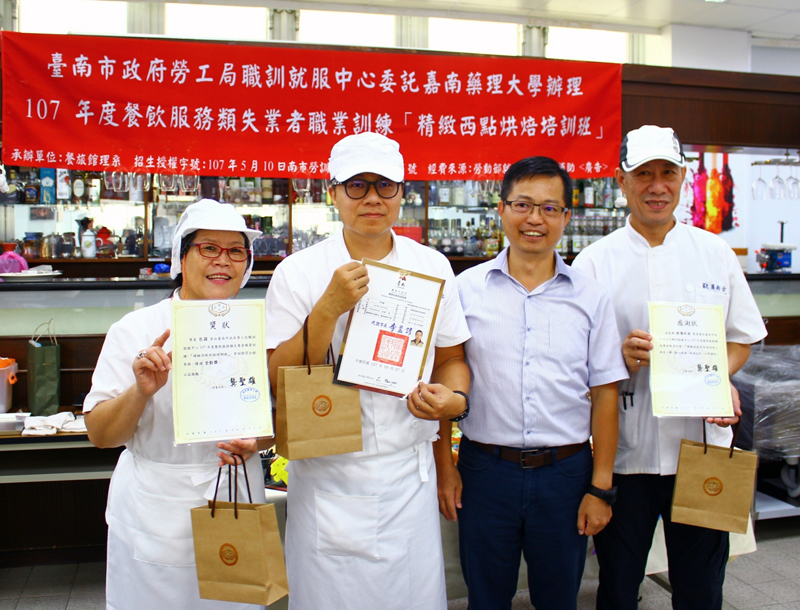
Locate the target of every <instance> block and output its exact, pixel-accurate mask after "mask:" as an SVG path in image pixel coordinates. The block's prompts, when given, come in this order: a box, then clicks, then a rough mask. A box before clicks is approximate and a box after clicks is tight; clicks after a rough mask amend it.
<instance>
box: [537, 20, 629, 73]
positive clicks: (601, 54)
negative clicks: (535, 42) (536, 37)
mask: <svg viewBox="0 0 800 610" xmlns="http://www.w3.org/2000/svg"><path fill="white" fill-rule="evenodd" d="M545 56H546V57H547V58H548V59H578V60H582V61H605V62H610V63H617V64H624V63H625V62H626V61H627V60H628V35H627V34H626V33H624V32H606V31H604V30H583V29H577V28H554V27H551V28H550V29H549V32H548V37H547V46H546V47H545Z"/></svg>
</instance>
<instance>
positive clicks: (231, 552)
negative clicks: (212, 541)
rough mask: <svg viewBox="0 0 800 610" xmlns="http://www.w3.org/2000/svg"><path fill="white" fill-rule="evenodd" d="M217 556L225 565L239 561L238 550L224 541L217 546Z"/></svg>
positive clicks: (231, 564)
mask: <svg viewBox="0 0 800 610" xmlns="http://www.w3.org/2000/svg"><path fill="white" fill-rule="evenodd" d="M219 558H220V559H221V560H222V563H224V564H225V565H226V566H233V565H236V562H237V561H239V552H238V551H237V550H236V547H235V546H233V545H232V544H228V543H227V542H226V543H225V544H223V545H222V546H221V547H219Z"/></svg>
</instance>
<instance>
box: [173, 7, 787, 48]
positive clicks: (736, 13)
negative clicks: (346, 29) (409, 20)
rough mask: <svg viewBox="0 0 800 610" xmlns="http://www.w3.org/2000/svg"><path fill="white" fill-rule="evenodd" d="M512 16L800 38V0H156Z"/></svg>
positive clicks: (772, 40) (641, 29) (532, 21)
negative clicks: (680, 27) (333, 0)
mask: <svg viewBox="0 0 800 610" xmlns="http://www.w3.org/2000/svg"><path fill="white" fill-rule="evenodd" d="M161 1H170V2H181V3H186V4H231V5H241V6H268V7H271V8H283V9H298V8H299V9H316V10H337V11H342V10H349V11H352V12H375V13H389V14H395V15H397V14H399V15H411V16H428V17H449V18H460V19H479V20H489V21H513V22H517V23H527V24H529V25H548V26H564V27H587V28H596V29H609V30H619V31H626V32H634V33H636V32H638V33H644V34H657V33H658V32H659V30H660V29H661V28H662V27H664V26H666V25H670V24H680V25H692V26H699V27H711V28H724V29H730V30H744V31H748V32H751V33H752V35H753V37H754V41H753V42H754V44H767V45H769V44H774V45H777V46H783V45H785V46H796V45H797V44H800V0H726V1H725V2H708V1H705V0H344V1H342V2H331V1H329V0H299V1H291V0H161Z"/></svg>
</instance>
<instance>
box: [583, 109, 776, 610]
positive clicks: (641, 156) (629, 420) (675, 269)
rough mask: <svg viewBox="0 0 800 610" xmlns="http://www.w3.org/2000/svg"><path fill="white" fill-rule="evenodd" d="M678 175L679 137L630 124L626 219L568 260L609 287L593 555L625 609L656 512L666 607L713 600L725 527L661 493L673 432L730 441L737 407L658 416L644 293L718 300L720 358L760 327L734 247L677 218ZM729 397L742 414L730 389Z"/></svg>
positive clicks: (704, 607) (607, 598) (672, 464)
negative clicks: (602, 517) (598, 522)
mask: <svg viewBox="0 0 800 610" xmlns="http://www.w3.org/2000/svg"><path fill="white" fill-rule="evenodd" d="M685 176H686V167H685V160H684V156H683V148H682V146H681V143H680V141H679V140H678V138H677V136H676V135H675V133H674V132H673V130H672V129H669V128H662V127H656V126H654V125H645V126H643V127H640V128H639V129H635V130H633V131H631V132H629V133H628V135H627V136H626V137H625V139H624V140H623V142H622V147H621V150H620V167H619V168H617V170H616V179H617V182H618V183H619V185H620V188H621V189H622V191H623V193H625V196H626V198H627V200H628V207H629V208H630V210H631V214H630V216H629V217H628V222H627V225H626V226H625V227H623V228H622V229H619V230H617V231H615V232H614V233H612V234H611V235H609V236H608V237H606V238H604V239H602V240H600V241H598V242H596V243H595V244H592V245H591V246H589V247H588V248H586V249H585V250H584V251H583V252H581V253H580V254H579V255H578V257H577V258H576V259H575V262H574V263H573V267H574V268H576V269H579V270H580V271H583V272H585V273H588V274H589V275H591V276H592V277H594V278H595V279H597V280H599V281H600V283H601V284H604V285H605V286H606V287H608V288H609V290H610V292H611V294H612V299H613V302H614V311H615V313H616V316H617V326H618V328H619V332H620V335H621V336H622V338H623V344H622V354H623V356H624V358H625V364H626V365H627V367H628V371H629V372H630V380H629V381H627V382H621V383H620V388H619V389H620V397H621V398H620V404H619V417H620V423H619V447H618V451H617V458H616V463H615V466H614V485H615V486H617V488H618V495H617V502H616V504H615V505H614V518H613V519H612V520H611V523H610V524H609V525H608V526H607V527H606V528H605V529H604V530H603V531H602V532H600V533H599V534H598V535H597V536H596V537H595V543H596V548H597V558H598V561H599V563H600V586H599V589H598V593H597V608H598V609H600V610H634V609H635V608H636V607H637V603H638V602H637V597H638V591H639V585H640V584H641V582H642V580H643V579H644V575H645V574H644V572H645V564H646V562H647V555H648V552H649V550H650V546H651V544H652V540H653V533H654V531H655V527H656V524H657V521H658V518H659V516H660V517H661V518H662V520H663V522H664V534H665V537H666V545H667V555H668V557H669V579H670V584H671V585H672V590H673V593H672V607H673V608H675V609H676V610H686V609H695V610H718V609H720V608H721V607H722V584H723V581H724V579H725V564H726V562H727V560H728V549H729V545H728V533H727V532H720V531H717V530H711V529H706V528H700V527H694V526H689V525H684V524H679V523H673V522H672V521H671V519H670V504H671V501H672V492H673V488H674V485H675V472H676V470H677V464H678V452H679V449H680V444H681V439H682V438H687V439H691V440H695V441H700V440H702V438H703V427H704V426H706V427H707V429H708V442H709V443H712V444H716V445H724V446H727V445H730V442H731V438H732V437H731V431H730V429H729V428H728V426H729V425H730V424H732V423H735V422H736V420H737V419H738V417H734V418H730V419H724V418H713V419H709V420H707V422H706V421H704V420H702V419H700V418H694V419H691V418H661V419H658V418H656V417H655V416H654V415H653V413H652V403H651V396H650V383H649V373H648V371H649V369H648V368H647V367H649V365H650V350H652V349H653V344H652V343H651V339H652V336H651V335H650V334H649V333H648V332H647V328H648V326H649V322H648V312H647V302H648V301H680V302H686V303H709V304H715V305H722V306H723V308H724V313H725V332H726V335H727V341H728V367H729V369H730V374H731V375H732V374H734V373H735V372H736V371H737V370H739V368H741V366H742V365H743V364H744V363H745V362H746V361H747V358H748V356H749V355H750V344H752V343H755V342H756V341H760V340H761V339H763V338H764V337H765V336H766V334H767V333H766V329H765V328H764V324H763V322H762V320H761V315H760V314H759V311H758V308H757V306H756V303H755V300H754V299H753V295H752V294H751V292H750V288H749V287H748V285H747V281H746V280H745V277H744V274H743V273H742V269H741V267H740V265H739V262H738V261H737V259H736V255H735V254H734V253H733V250H732V249H731V248H730V246H728V244H727V243H725V242H724V241H723V240H722V239H720V238H719V237H717V236H715V235H713V234H711V233H708V232H706V231H703V230H701V229H698V228H695V227H691V226H687V225H684V224H681V223H678V222H676V220H675V217H674V216H673V212H674V210H675V208H676V207H677V205H678V203H679V201H680V192H681V186H682V184H683V180H684V177H685ZM731 391H732V392H733V393H734V408H735V410H736V413H737V415H738V414H740V413H741V411H740V407H739V403H738V396H737V395H736V392H735V390H734V389H733V388H732V389H731Z"/></svg>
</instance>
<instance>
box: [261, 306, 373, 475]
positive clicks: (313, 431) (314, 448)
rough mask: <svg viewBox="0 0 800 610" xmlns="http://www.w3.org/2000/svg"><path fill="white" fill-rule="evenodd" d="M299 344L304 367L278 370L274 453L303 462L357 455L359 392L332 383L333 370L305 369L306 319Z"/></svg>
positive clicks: (359, 444) (325, 367)
mask: <svg viewBox="0 0 800 610" xmlns="http://www.w3.org/2000/svg"><path fill="white" fill-rule="evenodd" d="M303 341H304V356H303V366H282V367H280V368H278V387H277V390H276V397H277V401H276V404H275V443H276V448H275V451H276V453H278V455H281V456H283V457H285V458H287V459H289V460H303V459H306V458H315V457H322V456H325V455H337V454H340V453H351V452H353V451H361V450H362V449H363V448H364V445H363V440H362V438H361V398H360V393H359V391H358V390H357V389H355V388H352V387H348V386H345V385H340V384H336V383H333V366H332V365H329V364H316V365H309V364H307V363H308V360H309V359H308V318H306V320H305V322H303ZM331 359H332V352H331Z"/></svg>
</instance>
